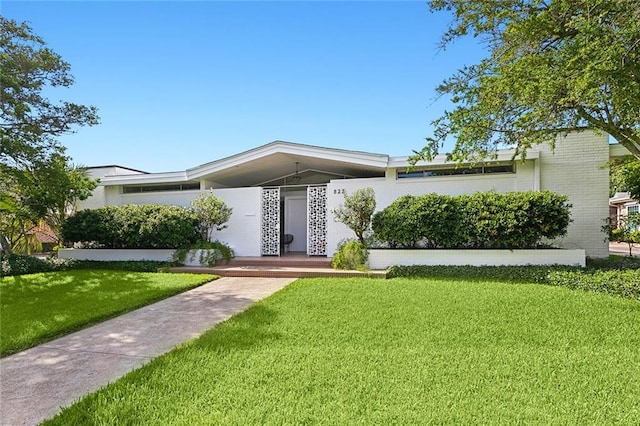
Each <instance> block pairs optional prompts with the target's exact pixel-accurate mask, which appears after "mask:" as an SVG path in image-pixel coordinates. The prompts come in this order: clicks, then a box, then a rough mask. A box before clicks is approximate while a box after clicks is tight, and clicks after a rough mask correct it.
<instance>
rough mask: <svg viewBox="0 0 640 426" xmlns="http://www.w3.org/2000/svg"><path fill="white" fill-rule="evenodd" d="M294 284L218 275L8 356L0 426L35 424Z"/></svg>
mask: <svg viewBox="0 0 640 426" xmlns="http://www.w3.org/2000/svg"><path fill="white" fill-rule="evenodd" d="M292 281H294V279H290V278H230V277H228V278H221V279H218V280H216V281H212V282H210V283H208V284H205V285H203V286H201V287H198V288H195V289H192V290H189V291H187V292H185V293H181V294H178V295H176V296H173V297H170V298H168V299H165V300H162V301H160V302H157V303H154V304H153V305H149V306H146V307H143V308H140V309H138V310H135V311H132V312H129V313H128V314H124V315H122V316H120V317H117V318H114V319H111V320H108V321H105V322H103V323H100V324H97V325H95V326H93V327H89V328H87V329H84V330H81V331H78V332H76V333H73V334H70V335H68V336H65V337H61V338H60V339H57V340H53V341H51V342H48V343H44V344H42V345H40V346H36V347H34V348H31V349H27V350H26V351H23V352H19V353H17V354H14V355H11V356H8V357H6V358H3V359H1V360H0V424H1V425H35V424H38V423H40V422H41V421H43V420H45V419H47V418H50V417H52V416H53V415H55V414H56V413H57V412H58V411H60V407H65V406H68V405H70V404H72V403H73V402H75V401H76V400H78V399H79V398H80V397H82V396H84V395H86V394H88V393H91V392H94V391H96V390H98V389H100V388H101V387H103V386H105V385H106V384H108V383H110V382H113V381H115V380H116V379H118V378H119V377H122V376H123V375H125V374H126V373H128V372H129V371H131V370H135V369H136V368H139V367H140V366H142V365H143V364H146V363H147V362H149V361H150V360H152V359H153V358H156V357H158V356H160V355H162V354H163V353H165V352H168V351H170V350H171V349H173V348H174V347H176V346H177V345H179V344H181V343H184V342H187V341H189V340H192V339H194V338H196V337H198V336H200V335H201V334H203V333H204V332H205V331H207V330H208V329H210V328H211V327H213V326H214V325H216V324H218V323H219V322H222V321H224V320H226V319H228V318H229V317H231V316H232V315H234V314H236V313H238V312H240V311H243V310H245V309H246V308H248V307H249V306H250V305H252V304H253V303H255V302H257V301H258V300H260V299H263V298H265V297H267V296H269V295H271V294H272V293H274V292H276V291H278V290H280V289H282V288H283V287H285V286H286V285H287V284H289V283H291V282H292Z"/></svg>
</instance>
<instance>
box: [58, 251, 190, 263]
mask: <svg viewBox="0 0 640 426" xmlns="http://www.w3.org/2000/svg"><path fill="white" fill-rule="evenodd" d="M174 251H175V250H173V249H59V250H58V258H60V259H74V260H98V261H101V262H107V261H112V260H115V261H121V260H134V261H137V260H154V261H158V262H169V261H171V260H172V258H173V252H174ZM201 253H202V250H193V251H191V252H189V253H188V254H187V257H186V259H185V260H184V264H185V265H186V266H203V265H200V254H201Z"/></svg>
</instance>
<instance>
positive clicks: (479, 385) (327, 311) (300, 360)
mask: <svg viewBox="0 0 640 426" xmlns="http://www.w3.org/2000/svg"><path fill="white" fill-rule="evenodd" d="M639 348H640V304H639V303H638V302H637V301H632V300H626V299H622V298H615V297H611V296H606V295H602V294H595V293H588V292H581V291H572V290H568V289H565V288H559V287H549V286H543V285H533V284H531V285H527V284H520V285H516V284H507V283H501V282H473V281H466V282H464V281H455V280H449V281H447V280H427V279H422V280H411V279H401V278H397V279H393V280H388V281H385V280H370V279H308V280H299V281H298V282H296V283H294V284H292V285H290V286H289V287H287V288H285V289H284V290H283V291H281V292H279V293H277V294H275V295H274V296H272V297H270V298H268V299H266V300H264V301H262V302H260V303H259V304H257V305H255V306H254V307H252V308H250V309H249V310H248V311H245V312H244V313H242V314H240V315H238V316H236V317H234V318H232V319H231V320H229V321H227V322H225V323H223V324H221V325H220V326H218V327H216V328H214V329H213V330H211V331H210V332H208V333H206V334H205V335H204V336H202V337H201V338H199V339H197V340H195V341H193V342H191V343H189V344H187V345H184V346H183V347H181V348H179V349H177V350H175V351H173V352H171V353H169V354H167V355H165V356H162V357H160V358H158V359H156V360H155V361H153V362H151V363H150V364H148V365H147V366H145V367H143V368H142V369H140V370H137V371H135V372H132V373H131V374H129V375H128V376H126V377H125V378H123V379H122V380H119V381H117V382H116V383H114V384H111V385H109V386H107V387H106V388H104V389H103V390H101V391H99V392H97V393H95V394H92V395H89V396H88V397H86V398H85V399H83V400H82V401H80V402H79V403H78V404H76V405H74V406H72V407H70V408H68V409H65V410H64V411H63V412H62V413H61V414H60V415H58V416H57V417H55V418H54V419H53V420H51V421H50V422H49V423H47V424H58V425H68V424H149V425H157V424H171V425H193V424H198V425H200V424H203V425H204V424H238V425H245V424H260V425H261V424H317V423H321V424H363V425H370V424H469V423H475V424H478V423H480V424H514V423H522V424H531V423H533V424H549V423H551V424H613V423H620V424H625V423H626V424H637V422H638V419H640V349H639Z"/></svg>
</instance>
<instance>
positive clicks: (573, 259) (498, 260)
mask: <svg viewBox="0 0 640 426" xmlns="http://www.w3.org/2000/svg"><path fill="white" fill-rule="evenodd" d="M392 265H401V266H411V265H428V266H436V265H471V266H484V265H488V266H497V265H503V266H516V265H571V266H581V267H583V268H584V267H585V265H586V257H585V251H584V250H581V249H576V250H564V249H540V250H533V249H532V250H526V249H523V250H471V249H469V250H439V249H433V250H432V249H423V250H413V249H407V250H379V249H371V250H369V267H370V268H371V269H386V268H388V267H389V266H392Z"/></svg>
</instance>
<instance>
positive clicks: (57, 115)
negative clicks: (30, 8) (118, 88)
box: [0, 16, 98, 168]
mask: <svg viewBox="0 0 640 426" xmlns="http://www.w3.org/2000/svg"><path fill="white" fill-rule="evenodd" d="M0 34H1V36H0V88H1V90H2V96H1V99H2V101H1V102H2V108H1V111H0V163H4V164H6V165H10V166H12V167H17V168H23V167H25V166H29V165H32V164H33V162H34V161H42V160H43V159H46V158H48V157H49V156H50V155H51V154H53V153H58V154H62V153H63V152H64V148H63V147H62V146H61V145H60V144H59V143H58V142H57V141H56V139H55V138H56V137H57V136H59V135H62V134H65V133H69V132H71V131H73V128H74V127H75V126H84V125H90V126H91V125H95V124H97V123H98V116H97V110H96V108H95V107H92V106H84V105H79V104H74V103H70V102H60V103H54V102H51V101H50V100H49V99H47V98H46V97H44V96H43V94H42V91H43V90H44V89H46V88H47V87H49V86H50V87H56V86H57V87H69V86H71V85H72V84H73V77H72V76H71V74H70V72H69V71H70V66H69V64H68V63H67V62H65V61H64V60H63V59H62V58H61V57H60V55H58V54H56V53H55V52H53V51H52V50H51V49H49V48H48V47H47V46H46V44H45V42H44V40H43V39H42V38H40V37H38V36H37V35H35V34H34V33H33V32H32V30H31V28H30V27H29V26H28V25H27V24H24V23H22V24H18V23H17V22H15V21H12V20H10V19H6V18H4V17H2V16H0Z"/></svg>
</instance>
